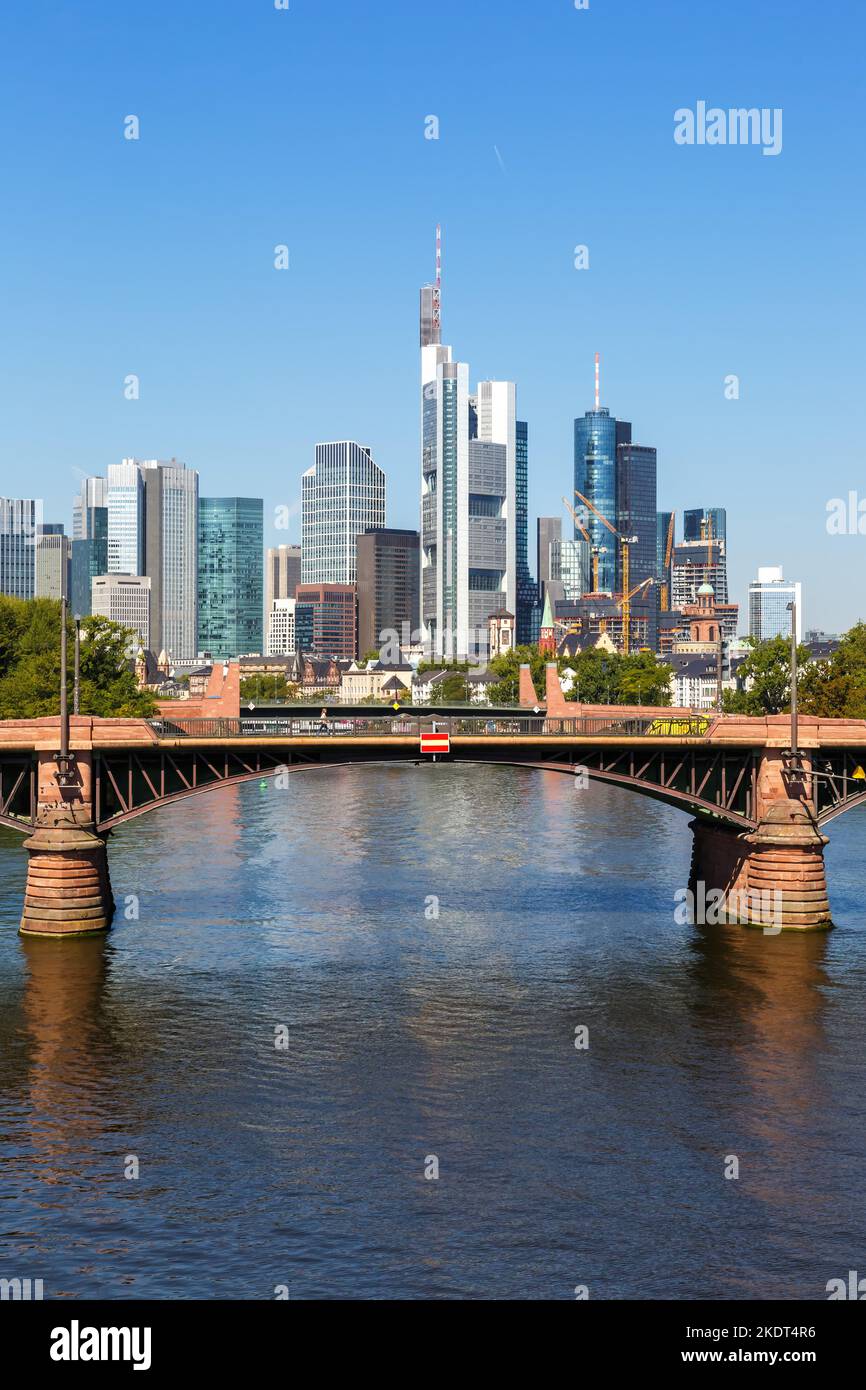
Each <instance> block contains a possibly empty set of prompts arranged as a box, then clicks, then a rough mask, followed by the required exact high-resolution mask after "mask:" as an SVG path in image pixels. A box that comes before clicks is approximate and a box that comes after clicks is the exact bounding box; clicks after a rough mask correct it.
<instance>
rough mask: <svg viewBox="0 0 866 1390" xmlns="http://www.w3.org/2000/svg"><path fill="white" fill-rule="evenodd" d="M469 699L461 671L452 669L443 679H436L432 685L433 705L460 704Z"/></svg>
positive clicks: (464, 678)
mask: <svg viewBox="0 0 866 1390" xmlns="http://www.w3.org/2000/svg"><path fill="white" fill-rule="evenodd" d="M468 699H469V691H468V689H467V686H466V677H465V675H464V674H463V672H462V671H452V672H451V673H450V675H448V676H446V677H445V679H444V681H438V682H437V684H436V685H434V687H433V699H432V700H431V701H430V703H431V704H433V705H460V704H466V703H467V701H468Z"/></svg>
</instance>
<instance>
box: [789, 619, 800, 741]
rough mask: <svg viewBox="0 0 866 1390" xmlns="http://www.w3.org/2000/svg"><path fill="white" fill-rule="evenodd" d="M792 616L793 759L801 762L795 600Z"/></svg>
mask: <svg viewBox="0 0 866 1390" xmlns="http://www.w3.org/2000/svg"><path fill="white" fill-rule="evenodd" d="M787 608H788V612H789V613H790V614H791V758H792V760H793V761H794V762H795V763H796V762H798V761H799V756H800V755H799V751H798V742H799V735H798V729H797V603H796V600H795V599H792V600H791V602H790V603H789V604H788V605H787Z"/></svg>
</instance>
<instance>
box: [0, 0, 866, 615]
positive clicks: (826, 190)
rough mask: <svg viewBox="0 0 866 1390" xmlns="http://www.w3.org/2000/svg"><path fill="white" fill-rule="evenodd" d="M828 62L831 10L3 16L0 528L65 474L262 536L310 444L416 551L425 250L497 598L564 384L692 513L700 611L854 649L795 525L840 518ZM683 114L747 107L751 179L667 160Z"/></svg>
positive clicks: (855, 370)
mask: <svg viewBox="0 0 866 1390" xmlns="http://www.w3.org/2000/svg"><path fill="white" fill-rule="evenodd" d="M864 30H866V23H864V19H863V10H862V6H860V5H859V4H857V3H855V2H854V0H824V3H822V4H821V5H820V6H819V5H817V4H815V3H807V2H806V0H784V2H783V0H761V2H760V4H756V3H755V0H728V3H725V4H719V5H709V4H696V3H695V0H652V3H650V0H590V7H589V9H588V10H582V11H577V10H575V8H574V3H573V0H532V3H529V0H522V2H520V3H518V0H440V3H438V4H436V5H427V4H423V3H421V2H420V0H417V2H416V0H399V3H398V0H364V2H363V3H362V2H361V0H290V8H289V10H288V11H278V10H276V9H275V8H274V6H273V0H171V3H169V0H147V3H145V0H137V3H136V2H135V0H130V3H124V4H117V3H115V2H114V0H110V2H109V0H87V3H86V4H82V3H81V0H76V3H71V2H70V0H67V2H66V3H64V0H57V2H56V3H53V4H50V5H41V4H40V5H24V4H18V5H15V6H14V7H13V6H8V5H7V6H5V7H4V10H3V14H2V18H0V121H2V140H0V181H2V182H0V187H2V191H3V202H2V212H0V305H2V318H3V325H4V332H3V334H2V338H0V491H2V492H3V493H5V494H12V495H21V494H24V495H33V494H34V493H35V494H37V495H42V496H44V498H45V500H46V516H47V517H49V518H53V519H63V520H66V521H67V523H69V522H70V515H71V497H72V493H73V491H74V490H75V487H76V479H77V477H78V476H79V474H80V472H81V471H83V472H104V470H105V468H106V466H107V464H109V463H110V462H113V461H116V460H119V459H120V458H121V457H124V456H130V455H136V456H139V457H162V458H168V457H172V456H175V457H177V458H179V459H183V460H184V462H186V463H187V464H189V465H191V466H194V467H196V468H198V469H199V471H200V473H201V490H202V493H203V494H204V495H224V494H232V493H242V494H248V495H256V496H258V495H261V496H263V497H264V499H265V507H266V517H271V516H273V513H274V508H276V507H278V506H285V505H288V506H290V507H291V506H293V505H295V504H297V502H298V499H299V496H300V482H299V479H300V475H301V473H302V472H303V470H304V469H305V468H307V467H309V465H310V463H311V462H312V455H313V445H314V443H315V442H316V440H320V439H340V438H347V437H348V438H355V439H358V440H359V441H361V442H362V443H366V444H369V445H370V446H371V447H372V449H373V453H374V457H375V458H376V459H377V461H378V462H379V463H381V464H382V466H383V467H384V468H385V469H386V472H387V475H388V520H389V523H390V524H394V525H413V526H414V525H417V520H418V516H417V496H418V407H417V383H418V356H417V341H418V337H417V335H418V325H417V308H418V287H419V285H420V284H421V283H422V281H424V280H426V279H428V278H430V277H431V275H432V271H433V235H434V227H435V224H436V222H437V221H441V223H442V225H443V236H444V252H445V270H444V285H443V336H444V340H445V341H446V342H450V343H451V344H452V346H453V347H454V350H455V355H456V356H459V357H460V358H462V359H463V360H466V361H468V362H469V363H470V366H471V369H472V378H473V381H475V380H477V379H479V378H482V377H486V376H492V377H505V378H510V379H513V380H515V381H516V382H517V387H518V412H519V414H520V415H521V416H522V417H524V418H526V419H527V420H528V421H529V430H530V436H529V437H530V508H531V522H532V533H531V538H530V562H531V566H532V568H533V569H534V564H535V561H534V517H535V515H536V514H538V513H545V514H546V513H549V512H559V511H560V510H561V507H560V504H559V498H560V496H561V495H562V493H563V492H567V491H568V489H569V487H570V478H571V451H572V421H573V418H574V415H575V414H576V413H582V412H583V410H585V409H586V408H588V407H589V406H590V405H591V403H592V360H593V353H594V351H595V350H598V351H599V352H600V353H601V354H602V402H603V404H605V405H607V406H609V407H610V409H611V411H612V412H613V413H614V414H617V415H619V416H621V417H622V418H626V419H630V420H631V421H632V423H633V427H634V437H635V439H636V440H637V441H638V442H641V443H646V444H654V445H655V446H656V447H657V448H658V451H659V505H660V507H671V506H673V507H676V508H677V509H678V510H679V511H681V510H682V509H683V508H684V507H689V506H701V505H708V506H710V505H711V506H726V507H727V509H728V536H729V552H730V562H729V563H730V573H731V581H732V597H734V598H736V599H738V600H739V601H740V602H741V604H744V603H745V598H746V587H747V584H748V580H749V578H750V577H751V576H752V575H753V573H754V570H755V567H756V566H757V565H758V564H774V563H775V564H779V563H780V564H783V565H784V566H785V571H786V575H788V576H789V577H792V578H799V579H801V580H802V581H803V584H804V597H805V604H804V606H805V616H806V621H807V623H808V624H809V625H815V626H823V627H827V628H839V627H844V626H847V625H849V624H850V623H851V622H853V621H854V620H856V619H857V618H858V617H860V616H863V617H866V598H864V589H866V585H864V582H863V581H864V576H866V536H829V535H828V534H827V531H826V524H825V523H826V504H827V502H828V500H829V499H831V498H833V497H837V496H846V497H847V494H848V492H849V491H850V490H851V489H855V490H858V495H859V496H862V497H864V498H866V467H864V455H863V444H862V442H861V441H862V438H863V434H864V430H863V420H862V416H863V392H862V382H863V361H862V336H863V335H862V322H863V265H864V252H863V221H864V218H863V213H864V192H863V177H862V168H863V148H862V146H863V138H864V120H863V110H862V106H861V105H860V104H859V101H858V95H859V92H861V91H862V71H861V67H862V52H863V41H864V36H866V35H864ZM699 100H705V101H706V102H707V103H708V104H709V105H710V106H714V105H715V106H719V107H722V108H725V109H727V108H730V107H737V106H746V107H751V106H755V107H759V108H761V107H771V108H775V107H781V108H782V110H783V113H784V116H783V149H782V152H781V154H780V155H778V156H777V157H767V156H764V155H763V154H762V152H761V150H760V148H758V147H753V146H746V147H744V146H725V147H708V146H703V147H699V146H693V147H682V146H678V145H677V144H675V143H674V140H673V129H674V111H675V110H676V109H678V108H680V107H692V108H694V107H695V105H696V103H697V101H699ZM130 114H134V115H137V116H138V117H139V119H140V124H141V131H140V139H139V140H138V141H128V140H125V139H124V138H123V122H124V117H125V116H127V115H130ZM431 114H432V115H436V116H437V117H438V119H439V123H440V127H439V139H438V140H435V141H434V140H426V139H425V138H424V125H425V117H427V116H428V115H431ZM279 243H285V244H286V245H288V247H289V252H290V268H289V270H288V271H285V272H281V271H276V270H275V269H274V268H273V248H274V246H275V245H277V244H279ZM578 244H585V245H587V246H588V247H589V253H590V268H589V270H585V271H577V270H575V269H574V264H573V259H574V247H575V246H576V245H578ZM129 373H135V374H137V375H138V376H139V378H140V383H141V386H140V390H141V395H140V399H139V400H137V401H128V400H125V399H124V394H123V382H124V378H125V377H126V376H127V375H128V374H129ZM732 373H733V374H736V375H737V376H738V377H739V379H740V398H739V400H736V401H733V400H726V399H725V394H724V381H725V377H726V376H728V375H729V374H732ZM291 525H292V529H291V530H290V531H289V533H288V538H289V539H292V540H298V539H299V517H298V516H297V515H295V516H294V517H293V519H292V523H291ZM286 538H287V537H286V533H285V532H276V531H270V534H269V539H270V540H271V541H276V540H285V539H286ZM742 617H743V618H745V617H746V615H745V614H743V615H742ZM745 625H746V624H745V622H742V626H743V627H744V628H745Z"/></svg>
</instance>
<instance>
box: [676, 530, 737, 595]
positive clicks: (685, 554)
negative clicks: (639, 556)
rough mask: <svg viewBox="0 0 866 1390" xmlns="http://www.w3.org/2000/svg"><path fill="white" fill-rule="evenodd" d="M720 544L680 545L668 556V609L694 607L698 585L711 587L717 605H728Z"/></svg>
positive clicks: (686, 543) (710, 541) (726, 583)
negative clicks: (669, 569)
mask: <svg viewBox="0 0 866 1390" xmlns="http://www.w3.org/2000/svg"><path fill="white" fill-rule="evenodd" d="M725 545H726V542H725V541H724V540H721V539H719V540H709V541H700V540H698V541H681V542H680V544H679V545H675V546H674V549H673V554H672V556H671V608H673V609H682V608H683V607H684V606H685V605H686V604H690V603H695V602H696V600H697V596H698V589H700V587H701V585H702V584H711V585H712V587H713V593H714V594H715V596H716V600H717V602H718V603H727V602H728V564H727V558H726V555H725Z"/></svg>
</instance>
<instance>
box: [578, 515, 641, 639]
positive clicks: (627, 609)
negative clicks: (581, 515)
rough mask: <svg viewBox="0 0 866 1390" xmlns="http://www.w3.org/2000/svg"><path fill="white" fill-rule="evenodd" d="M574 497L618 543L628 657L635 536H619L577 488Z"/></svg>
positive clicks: (624, 637) (610, 523)
mask: <svg viewBox="0 0 866 1390" xmlns="http://www.w3.org/2000/svg"><path fill="white" fill-rule="evenodd" d="M574 495H575V497H577V498H578V499H579V500H580V501H581V502H582V503H583V505H584V506H585V507H589V510H590V511H591V512H593V513H594V515H595V516H597V517H598V519H599V521H600V522H602V524H603V525H604V526H606V527H607V529H608V531H610V532H611V534H612V535H614V536H615V537H616V539H617V540H618V541H619V544H620V559H621V569H622V598H621V600H620V602H621V604H622V650H623V655H624V656H628V653H629V644H630V638H631V600H632V597H633V595H632V594H630V593H629V588H628V554H629V551H628V548H629V546H630V545H634V543H635V541H636V540H637V536H621V535H620V533H619V531H617V529H616V527H615V526H614V525H613V523H612V522H610V521H608V519H607V517H606V516H603V515H602V513H601V512H600V511H599V510H598V507H594V506H593V504H592V503H591V502H590V500H589V498H588V497H584V495H583V493H582V492H578V490H577V488H575V489H574Z"/></svg>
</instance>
